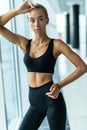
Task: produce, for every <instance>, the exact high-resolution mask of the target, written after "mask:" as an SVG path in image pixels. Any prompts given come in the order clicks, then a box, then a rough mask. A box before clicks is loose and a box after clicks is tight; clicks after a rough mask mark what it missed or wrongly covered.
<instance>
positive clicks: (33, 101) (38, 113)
mask: <svg viewBox="0 0 87 130" xmlns="http://www.w3.org/2000/svg"><path fill="white" fill-rule="evenodd" d="M52 84H53V82H52V81H51V82H48V83H46V84H44V85H42V86H40V87H38V88H31V87H30V88H29V101H30V108H29V110H28V111H27V113H26V115H25V117H24V119H23V121H22V123H21V126H20V128H19V130H38V128H39V126H40V124H41V123H42V121H43V119H44V118H45V116H47V119H48V123H49V127H50V130H65V126H66V106H65V102H64V99H63V96H62V93H61V92H60V94H59V97H58V98H57V99H52V98H50V97H48V96H47V95H45V93H46V92H48V91H49V89H50V86H51V85H52Z"/></svg>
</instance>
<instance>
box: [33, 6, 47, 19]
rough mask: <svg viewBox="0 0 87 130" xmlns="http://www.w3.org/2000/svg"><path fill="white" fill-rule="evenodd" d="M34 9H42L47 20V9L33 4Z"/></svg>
mask: <svg viewBox="0 0 87 130" xmlns="http://www.w3.org/2000/svg"><path fill="white" fill-rule="evenodd" d="M35 8H37V9H42V10H43V11H44V13H45V16H46V17H47V18H48V12H47V9H46V8H45V7H44V6H43V5H41V4H35Z"/></svg>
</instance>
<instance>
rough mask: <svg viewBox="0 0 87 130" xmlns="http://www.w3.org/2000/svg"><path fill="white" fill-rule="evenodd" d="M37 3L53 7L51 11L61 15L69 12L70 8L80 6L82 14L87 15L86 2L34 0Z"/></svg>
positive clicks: (74, 0) (81, 0)
mask: <svg viewBox="0 0 87 130" xmlns="http://www.w3.org/2000/svg"><path fill="white" fill-rule="evenodd" d="M32 1H33V2H36V3H43V4H46V6H47V5H49V4H50V7H51V10H53V11H54V12H55V13H61V12H67V13H68V12H69V11H70V7H71V6H72V5H75V4H78V5H79V7H80V8H79V10H80V14H84V13H85V0H32Z"/></svg>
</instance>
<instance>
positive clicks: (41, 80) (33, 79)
mask: <svg viewBox="0 0 87 130" xmlns="http://www.w3.org/2000/svg"><path fill="white" fill-rule="evenodd" d="M52 78H53V75H52V74H48V73H36V72H28V81H29V86H30V87H32V88H36V87H40V86H42V85H44V84H46V83H48V82H50V81H52Z"/></svg>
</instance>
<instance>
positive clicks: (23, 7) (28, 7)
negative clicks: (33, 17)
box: [18, 0, 35, 14]
mask: <svg viewBox="0 0 87 130" xmlns="http://www.w3.org/2000/svg"><path fill="white" fill-rule="evenodd" d="M33 8H35V5H34V4H33V3H32V1H30V0H26V1H25V2H24V3H23V4H22V5H21V6H20V7H18V12H19V13H20V14H24V13H27V12H29V11H31V10H32V9H33Z"/></svg>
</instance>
